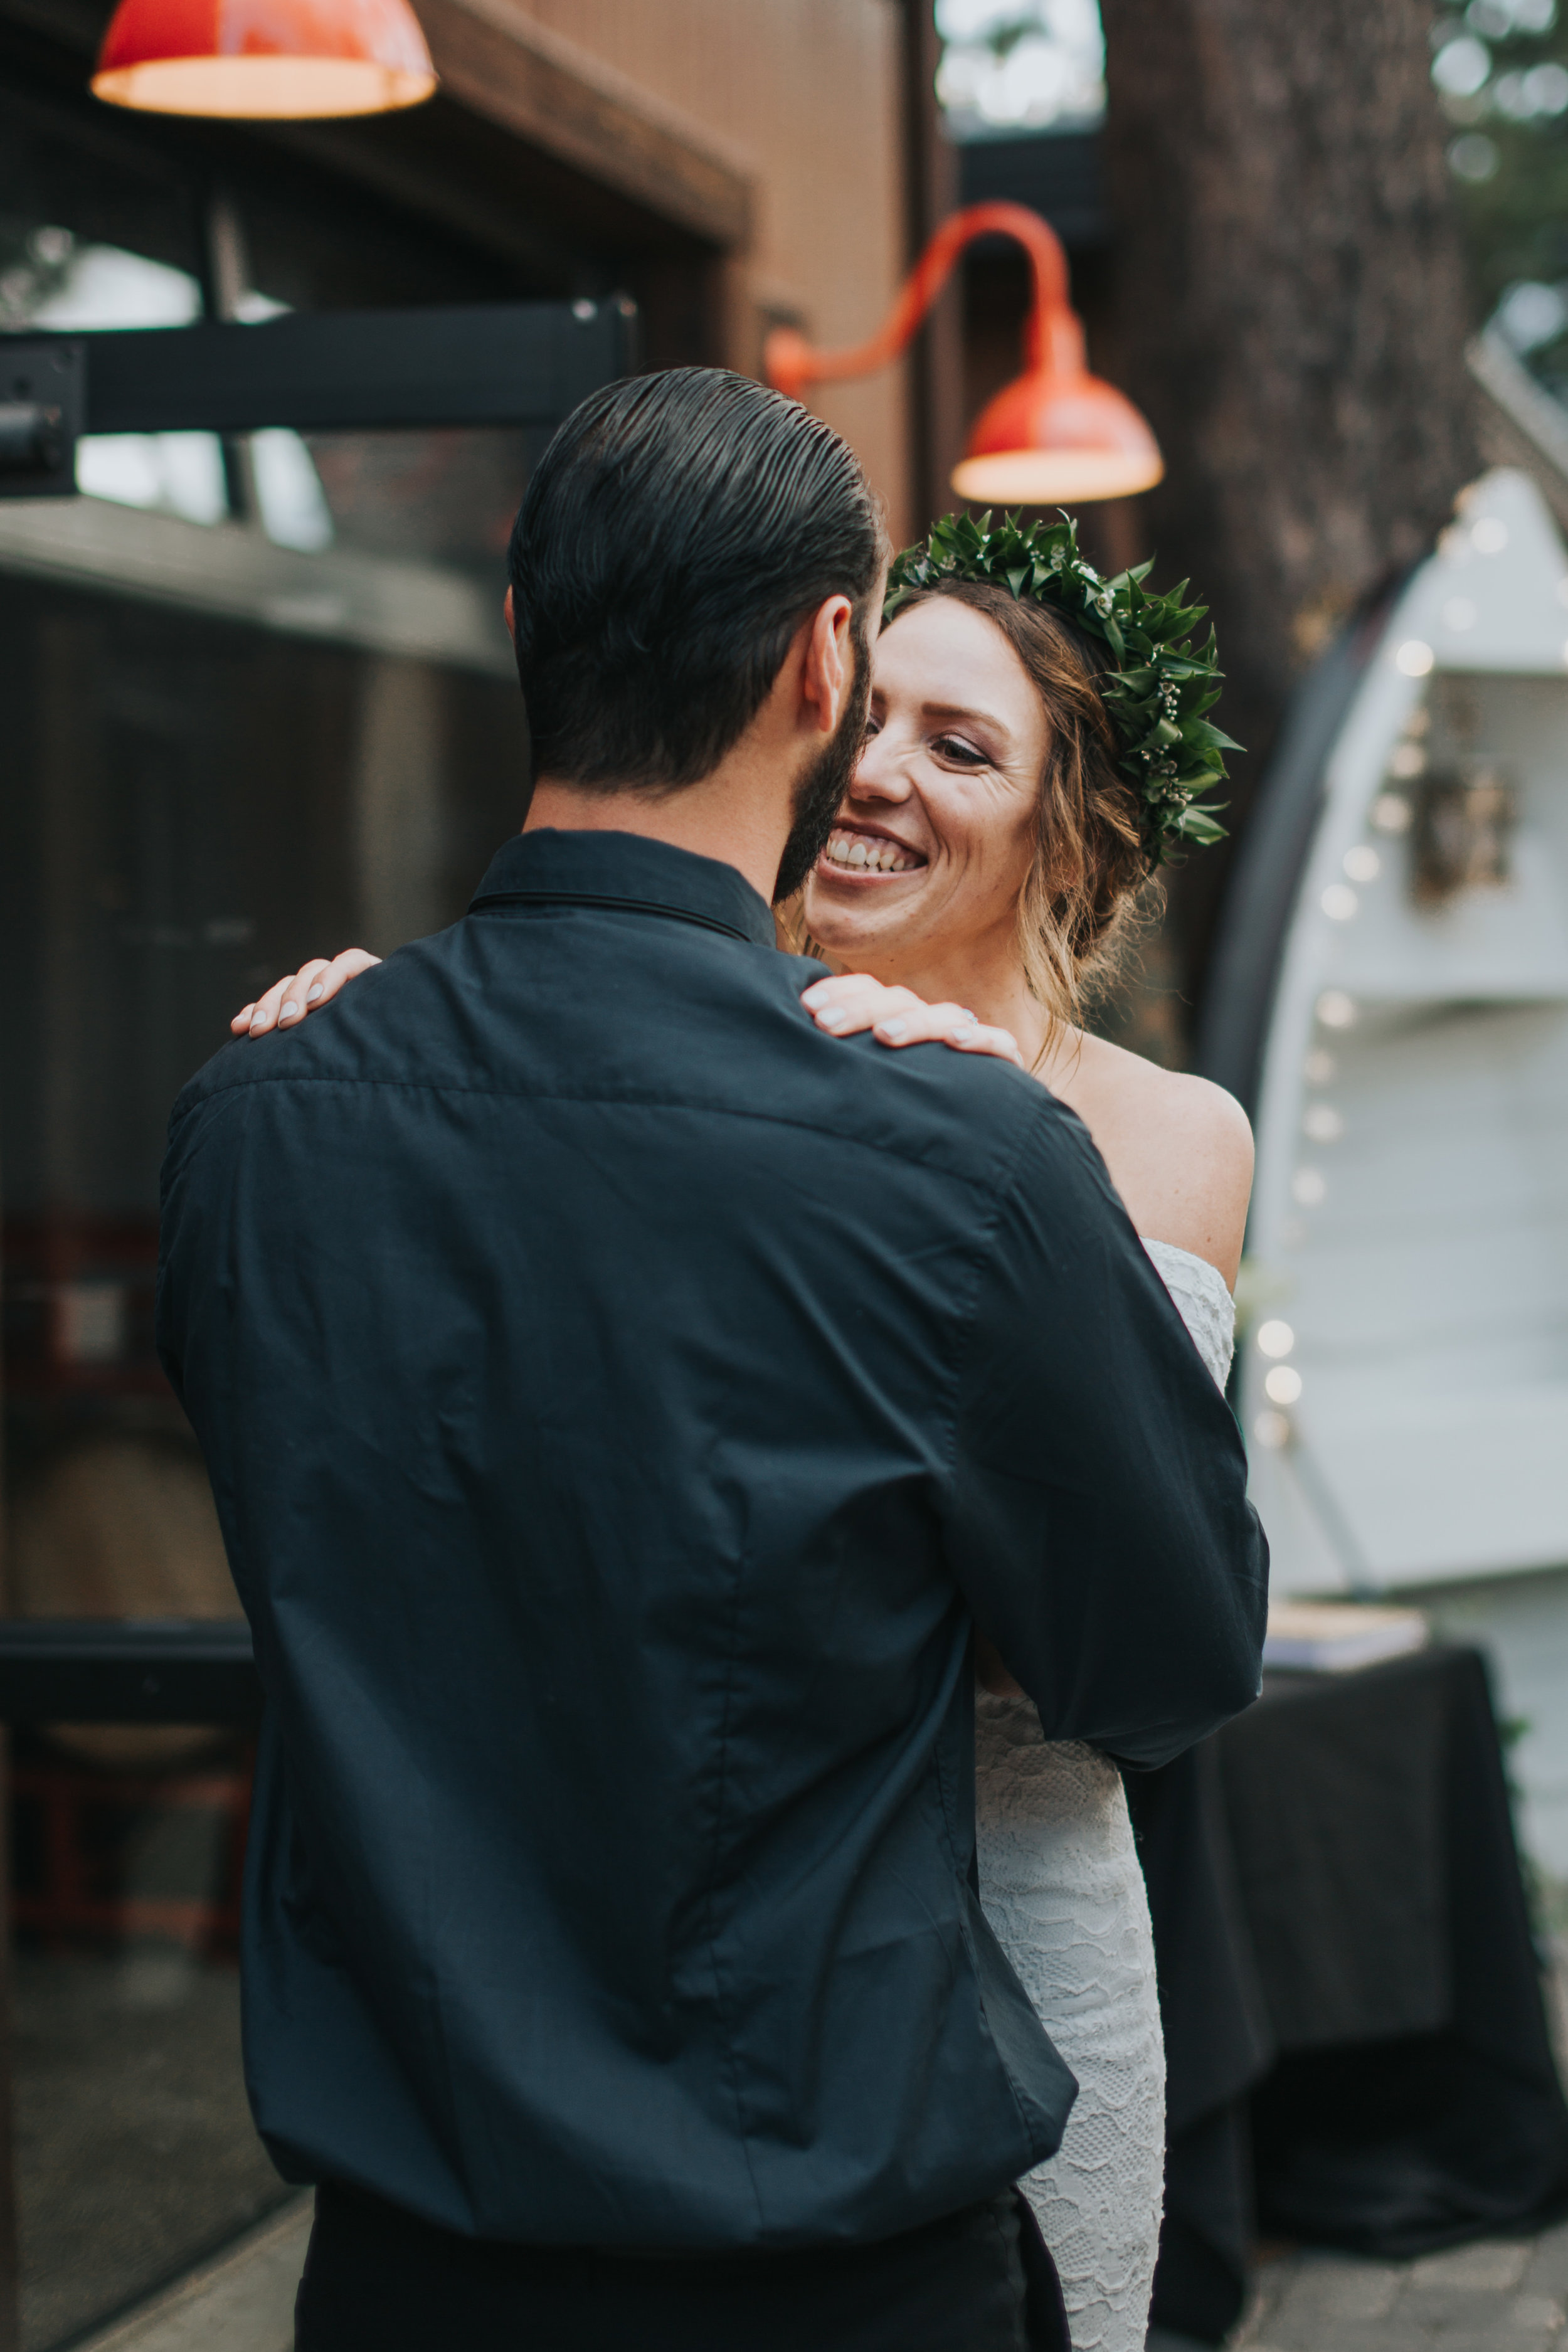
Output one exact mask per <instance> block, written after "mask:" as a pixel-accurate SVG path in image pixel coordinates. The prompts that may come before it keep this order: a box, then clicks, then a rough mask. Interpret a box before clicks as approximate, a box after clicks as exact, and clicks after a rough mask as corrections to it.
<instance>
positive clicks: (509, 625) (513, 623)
mask: <svg viewBox="0 0 1568 2352" xmlns="http://www.w3.org/2000/svg"><path fill="white" fill-rule="evenodd" d="M501 612H502V614H504V616H505V619H506V633H507V635H508V636H509V637H510V639H511V641H512V644H513V645H514V646H515V645H516V643H517V614H515V613H514V612H513V610H512V604H511V590H510V588H509V589H508V590H507V592H506V600H505V602H504V603H503V604H502V605H501Z"/></svg>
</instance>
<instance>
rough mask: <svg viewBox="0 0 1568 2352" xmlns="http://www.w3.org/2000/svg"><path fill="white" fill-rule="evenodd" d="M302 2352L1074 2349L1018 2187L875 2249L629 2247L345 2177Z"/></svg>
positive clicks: (1051, 2268)
mask: <svg viewBox="0 0 1568 2352" xmlns="http://www.w3.org/2000/svg"><path fill="white" fill-rule="evenodd" d="M295 2326H296V2330H297V2332H296V2335H295V2339H294V2340H295V2346H296V2352H453V2347H458V2346H460V2347H462V2352H1068V2330H1067V2319H1066V2316H1065V2314H1064V2312H1063V2309H1062V2300H1061V2289H1060V2287H1059V2285H1058V2282H1057V2274H1056V2269H1055V2265H1054V2264H1053V2263H1052V2261H1051V2258H1050V2256H1049V2254H1048V2253H1047V2251H1046V2248H1045V2244H1044V2242H1043V2240H1042V2239H1041V2237H1040V2233H1039V2229H1038V2226H1037V2223H1036V2221H1035V2218H1034V2215H1033V2214H1032V2213H1031V2212H1030V2210H1029V2208H1028V2206H1027V2205H1026V2203H1025V2201H1024V2199H1023V2198H1022V2197H1021V2196H1020V2195H1019V2193H1018V2192H1017V2191H1016V2189H1014V2190H1009V2191H1008V2192H1007V2193H1006V2194H1005V2195H1004V2196H1001V2197H994V2198H992V2199H990V2200H987V2201H986V2202H985V2203H984V2204H981V2205H972V2206H969V2207H966V2208H965V2209H964V2210H963V2211H962V2212H959V2213H950V2214H948V2215H946V2216H945V2217H944V2218H943V2219H942V2221H932V2222H928V2223H927V2224H926V2225H925V2226H924V2227H923V2228H921V2229H918V2230H910V2231H906V2232H905V2233H904V2234H903V2235H902V2236H901V2237H897V2238H888V2239H883V2240H881V2241H880V2242H879V2243H877V2244H875V2245H868V2246H840V2247H832V2248H822V2249H808V2250H805V2251H799V2252H789V2253H773V2252H743V2253H736V2254H622V2253H603V2252H595V2251H592V2250H584V2249H580V2248H575V2247H553V2246H513V2245H498V2244H495V2243H491V2242H482V2241H477V2240H474V2239H471V2238H460V2237H457V2236H455V2235H453V2234H452V2233H451V2232H450V2231H446V2230H439V2229H435V2228H433V2227H432V2226H431V2225H430V2224H429V2223H428V2222H426V2221H418V2220H417V2219H416V2217H415V2216H414V2215H412V2214H409V2213H405V2212H404V2211H403V2210H401V2208H399V2207H397V2206H395V2205H390V2204H387V2203H386V2202H384V2200H382V2199H380V2198H378V2197H372V2196H367V2195H365V2194H364V2193H363V2192H362V2191H360V2190H357V2189H345V2188H342V2187H340V2186H337V2185H336V2184H333V2183H327V2184H325V2185H323V2186H322V2187H321V2189H318V2191H317V2193H316V2224H315V2228H314V2230H313V2231H311V2233H310V2252H309V2253H308V2255H307V2256H306V2261H305V2274H304V2277H303V2278H302V2280H301V2281H300V2296H299V2302H298V2304H297V2305H296V2307H295Z"/></svg>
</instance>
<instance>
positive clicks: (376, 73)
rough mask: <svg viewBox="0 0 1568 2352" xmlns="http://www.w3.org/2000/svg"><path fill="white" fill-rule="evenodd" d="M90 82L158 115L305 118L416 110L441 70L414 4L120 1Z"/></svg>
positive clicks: (402, 0) (98, 92)
mask: <svg viewBox="0 0 1568 2352" xmlns="http://www.w3.org/2000/svg"><path fill="white" fill-rule="evenodd" d="M92 88H93V94H94V96H95V97H98V98H102V99H107V100H108V101H109V102H110V105H111V106H132V107H141V108H144V109H145V110H147V111H148V112H149V113H153V114H201V115H217V116H227V117H230V118H232V119H237V120H247V121H296V122H297V121H304V120H307V119H309V118H310V117H316V118H321V117H325V116H330V115H344V114H384V113H388V112H390V111H391V110H393V109H395V108H396V107H401V106H417V105H418V104H419V102H420V100H422V99H426V98H428V97H429V96H430V95H431V93H432V92H433V90H434V89H435V88H436V68H435V67H434V66H433V65H432V64H431V62H430V52H429V50H428V49H427V48H426V46H425V36H424V34H423V33H422V32H421V31H420V29H419V24H418V20H417V18H416V16H415V14H414V11H413V9H412V8H411V7H410V6H409V5H408V0H120V5H119V7H118V8H116V10H115V12H114V15H113V16H112V18H111V19H110V26H109V30H108V32H107V33H106V34H105V35H104V37H103V47H102V48H101V49H100V51H99V58H98V70H97V72H96V73H95V74H94V75H93V78H92Z"/></svg>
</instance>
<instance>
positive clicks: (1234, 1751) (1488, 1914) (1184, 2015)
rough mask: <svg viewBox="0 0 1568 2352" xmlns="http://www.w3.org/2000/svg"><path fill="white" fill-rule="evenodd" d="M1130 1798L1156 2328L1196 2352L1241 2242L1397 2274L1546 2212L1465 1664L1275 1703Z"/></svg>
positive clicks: (1480, 1714) (1485, 1700)
mask: <svg viewBox="0 0 1568 2352" xmlns="http://www.w3.org/2000/svg"><path fill="white" fill-rule="evenodd" d="M1128 1793H1129V1796H1130V1798H1131V1803H1132V1811H1133V1820H1134V1823H1135V1825H1136V1828H1137V1832H1138V1837H1139V1846H1140V1851H1141V1853H1142V1857H1143V1864H1144V1874H1145V1877H1146V1879H1147V1882H1148V1887H1149V1902H1150V1910H1151V1914H1152V1919H1153V1926H1154V1948H1155V1958H1156V1965H1157V1969H1158V1972H1159V1979H1160V2001H1161V2010H1162V2014H1163V2020H1164V2028H1165V2044H1166V2057H1167V2067H1168V2092H1167V2117H1166V2215H1165V2225H1164V2229H1163V2233H1162V2237H1161V2253H1160V2266H1159V2270H1158V2273H1157V2274H1156V2278H1155V2285H1154V2307H1153V2315H1154V2318H1155V2320H1156V2321H1157V2322H1158V2324H1159V2325H1160V2326H1163V2327H1167V2328H1170V2329H1172V2330H1173V2331H1174V2332H1176V2333H1179V2334H1183V2335H1187V2336H1194V2337H1196V2338H1197V2339H1198V2340H1199V2341H1201V2342H1206V2343H1215V2344H1217V2343H1218V2342H1219V2341H1220V2340H1221V2339H1222V2337H1223V2336H1225V2334H1226V2331H1227V2330H1228V2329H1229V2328H1230V2327H1231V2326H1234V2324H1235V2322H1236V2320H1237V2317H1238V2316H1239V2315H1240V2311H1241V2308H1242V2305H1243V2303H1244V2301H1245V2297H1246V2290H1247V2270H1248V2265H1249V2260H1250V2249H1251V2244H1252V2242H1253V2238H1254V2236H1255V2234H1256V2232H1257V2231H1258V2230H1261V2231H1263V2232H1264V2234H1266V2235H1270V2236H1279V2237H1285V2238H1289V2239H1294V2240H1300V2241H1304V2242H1310V2243H1317V2244H1322V2245H1331V2246H1340V2247H1343V2248H1346V2249H1347V2250H1349V2251H1351V2252H1359V2253H1365V2254H1372V2255H1379V2256H1383V2257H1384V2258H1389V2259H1399V2258H1402V2257H1406V2256H1409V2255H1411V2254H1415V2253H1419V2252H1429V2251H1431V2250H1433V2249H1435V2248H1436V2247H1439V2246H1446V2245H1452V2244H1454V2243H1456V2242H1458V2241H1460V2240H1462V2239H1464V2238H1466V2237H1470V2236H1475V2235H1478V2234H1479V2233H1480V2232H1482V2231H1499V2230H1510V2229H1516V2228H1517V2229H1523V2228H1527V2227H1531V2226H1534V2225H1538V2224H1539V2223H1540V2222H1541V2221H1542V2220H1543V2219H1544V2218H1545V2217H1546V2216H1548V2215H1549V2214H1552V2213H1553V2212H1555V2211H1557V2210H1561V2209H1562V2208H1563V2206H1564V2205H1565V2204H1568V2105H1565V2104H1564V2101H1563V2093H1562V2090H1561V2088H1560V2086H1559V2084H1558V2079H1557V2073H1556V2068H1555V2066H1554V2063H1553V2061H1552V2050H1551V2044H1550V2041H1549V2038H1548V2033H1547V2027H1546V2018H1545V2011H1544V2006H1543V2002H1542V1987H1541V1972H1540V1963H1539V1959H1538V1956H1537V1953H1536V1949H1535V1946H1534V1943H1533V1940H1532V1936H1531V1919H1530V1913H1529V1906H1528V1904H1527V1901H1526V1896H1525V1891H1524V1887H1523V1884H1522V1881H1521V1872H1520V1864H1519V1858H1518V1854H1517V1853H1516V1850H1515V1847H1514V1843H1513V1832H1512V1823H1511V1817H1510V1808H1509V1797H1508V1788H1507V1781H1506V1776H1505V1770H1504V1764H1503V1758H1502V1751H1501V1747H1500V1741H1499V1738H1498V1732H1497V1725H1496V1719H1495V1717H1494V1714H1493V1710H1492V1705H1491V1696H1490V1691H1489V1685H1488V1680H1487V1671H1486V1665H1485V1662H1484V1660H1483V1658H1482V1657H1481V1655H1480V1654H1479V1652H1478V1651H1476V1650H1472V1649H1464V1648H1447V1647H1445V1648H1436V1649H1431V1650H1427V1651H1424V1652H1422V1653H1420V1654H1417V1655H1415V1656H1413V1657H1406V1658H1400V1659H1396V1660H1394V1661H1393V1662H1391V1663H1390V1664H1386V1665H1382V1666H1373V1667H1367V1668H1363V1670H1361V1671H1360V1672H1358V1673H1354V1674H1348V1675H1269V1676H1268V1677H1267V1678H1266V1682H1265V1686H1264V1695H1263V1697H1262V1698H1261V1700H1260V1701H1259V1702H1258V1706H1255V1707H1253V1708H1251V1709H1249V1710H1248V1712H1247V1714H1246V1715H1244V1716H1241V1717H1237V1720H1236V1721H1235V1722H1234V1723H1232V1724H1229V1725H1227V1726H1226V1728H1225V1729H1224V1730H1223V1731H1221V1732H1219V1733H1217V1734H1216V1735H1215V1738H1212V1739H1209V1740H1205V1741H1204V1742H1203V1743H1202V1745H1201V1746H1200V1747H1198V1748H1194V1750H1192V1751H1191V1752H1190V1753H1189V1754H1188V1755H1186V1756H1184V1757H1182V1758H1180V1759H1178V1760H1177V1762H1176V1763H1174V1764H1173V1765H1170V1766H1168V1767H1167V1768H1166V1769H1164V1770H1163V1771H1160V1772H1153V1773H1147V1774H1138V1775H1129V1780H1128Z"/></svg>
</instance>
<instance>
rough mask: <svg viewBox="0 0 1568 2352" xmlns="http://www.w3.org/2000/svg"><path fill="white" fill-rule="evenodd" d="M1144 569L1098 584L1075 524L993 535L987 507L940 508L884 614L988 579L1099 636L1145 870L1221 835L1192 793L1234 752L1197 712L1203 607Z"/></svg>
mask: <svg viewBox="0 0 1568 2352" xmlns="http://www.w3.org/2000/svg"><path fill="white" fill-rule="evenodd" d="M1151 568H1152V567H1151V566H1150V565H1149V564H1147V563H1140V564H1139V565H1137V566H1136V568H1135V569H1134V570H1132V571H1131V572H1121V573H1119V574H1118V576H1117V577H1116V578H1115V579H1114V580H1104V579H1102V578H1101V577H1100V573H1099V572H1097V571H1096V570H1095V568H1094V566H1093V564H1092V563H1086V562H1084V560H1083V558H1082V556H1080V555H1079V551H1078V524H1077V523H1076V522H1075V521H1074V520H1073V519H1072V517H1071V516H1070V515H1065V514H1064V515H1063V517H1062V519H1061V520H1060V521H1059V522H1033V523H1030V524H1029V526H1028V528H1027V529H1024V528H1023V527H1022V526H1021V525H1020V523H1019V520H1018V518H1017V516H1016V515H1008V516H1005V517H1004V519H1003V520H1002V521H1001V522H1000V523H998V524H997V525H996V527H995V529H994V530H993V528H992V524H991V517H990V515H989V513H986V514H983V515H981V516H979V517H978V518H976V517H975V516H973V515H969V514H951V515H944V516H943V517H942V520H941V521H940V522H939V523H937V524H936V525H935V526H934V527H933V529H932V530H931V536H930V538H929V539H927V540H926V541H925V542H924V544H923V545H921V546H920V547H906V548H905V549H904V551H903V552H902V554H901V555H899V556H897V557H896V558H895V559H894V562H893V566H892V570H891V571H890V572H889V575H888V600H887V603H886V604H885V605H884V606H883V619H884V620H885V621H890V620H891V619H892V618H893V616H894V615H895V614H897V613H898V612H900V610H901V609H902V607H903V605H904V604H906V603H907V602H908V601H909V598H910V596H911V595H912V594H913V593H915V592H916V591H917V590H920V589H922V588H933V587H935V586H936V585H937V584H938V583H939V582H941V581H943V580H981V581H988V582H990V583H992V585H993V586H999V587H1005V588H1007V589H1009V590H1010V591H1011V592H1012V593H1013V594H1014V595H1015V596H1016V597H1020V598H1023V597H1027V598H1030V599H1032V600H1033V601H1034V602H1035V603H1037V604H1054V605H1056V606H1057V608H1058V611H1059V612H1061V613H1062V614H1063V615H1064V616H1065V618H1066V619H1068V621H1070V622H1071V623H1072V624H1073V625H1074V627H1075V628H1078V629H1080V630H1083V631H1085V632H1087V633H1088V634H1089V635H1091V636H1094V637H1098V638H1099V639H1100V642H1101V643H1102V644H1103V645H1104V646H1106V648H1107V650H1108V651H1109V653H1110V659H1111V666H1110V667H1109V668H1107V669H1105V670H1103V671H1102V672H1101V673H1100V679H1099V685H1100V694H1101V696H1102V697H1103V698H1104V702H1105V707H1106V709H1107V710H1108V711H1109V713H1110V721H1111V725H1112V726H1113V727H1114V729H1115V730H1116V738H1117V743H1118V747H1119V750H1120V752H1121V771H1122V773H1123V774H1124V775H1125V776H1127V777H1128V778H1130V779H1131V782H1132V783H1133V785H1134V786H1135V788H1136V790H1137V793H1138V798H1139V803H1140V805H1141V807H1142V814H1143V842H1144V847H1145V848H1146V850H1147V851H1148V855H1149V863H1150V866H1164V865H1169V864H1170V863H1171V862H1172V861H1173V858H1174V857H1175V856H1177V855H1178V854H1179V853H1180V852H1181V851H1182V850H1183V849H1191V848H1199V849H1204V848H1206V847H1207V846H1208V845H1209V844H1210V843H1211V842H1215V841H1223V840H1224V838H1225V827H1224V825H1222V824H1220V823H1219V820H1218V812H1219V810H1220V809H1221V808H1223V806H1224V805H1225V803H1223V802H1212V801H1211V802H1207V803H1205V801H1204V799H1203V795H1204V794H1205V793H1207V792H1210V791H1211V790H1212V789H1213V787H1214V786H1215V784H1218V783H1220V782H1223V781H1224V778H1225V772H1226V767H1225V756H1224V755H1225V753H1226V751H1239V750H1240V749H1241V746H1240V745H1239V744H1238V743H1234V742H1233V741H1232V740H1231V739H1230V737H1229V736H1228V735H1226V734H1223V733H1222V732H1221V730H1219V729H1218V728H1217V727H1215V725H1214V724H1213V722H1212V721H1211V720H1210V719H1209V717H1208V715H1207V714H1208V713H1209V711H1211V710H1212V709H1214V706H1215V703H1216V702H1217V701H1218V700H1219V682H1220V679H1221V677H1222V676H1223V675H1224V673H1223V672H1222V671H1221V670H1220V669H1219V668H1218V667H1217V666H1216V664H1215V637H1214V631H1213V630H1212V629H1211V630H1210V631H1209V633H1208V637H1207V640H1206V642H1205V643H1204V644H1201V645H1200V644H1199V643H1198V641H1197V639H1196V638H1195V636H1194V634H1193V632H1194V630H1195V628H1196V626H1197V624H1198V623H1199V622H1200V621H1201V620H1202V619H1203V617H1204V614H1205V612H1206V610H1207V607H1206V606H1205V605H1203V604H1184V603H1183V602H1182V599H1183V597H1184V595H1185V594H1186V592H1187V583H1186V582H1185V581H1183V582H1182V583H1181V585H1180V587H1178V588H1173V589H1172V590H1171V592H1170V593H1169V594H1167V595H1163V596H1160V595H1155V594H1152V593H1151V592H1150V591H1149V590H1147V589H1146V588H1145V587H1144V584H1143V583H1144V581H1145V580H1146V579H1147V578H1148V575H1149V572H1150V570H1151Z"/></svg>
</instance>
